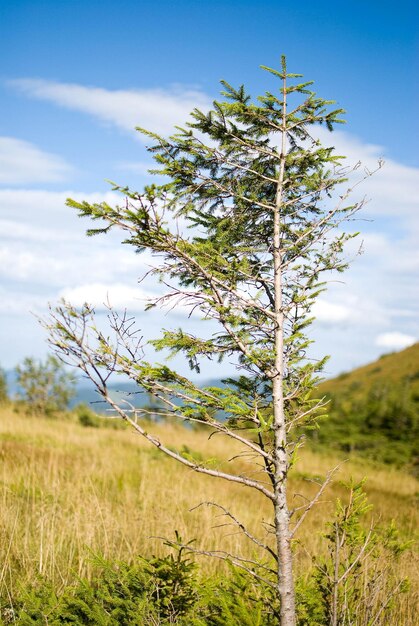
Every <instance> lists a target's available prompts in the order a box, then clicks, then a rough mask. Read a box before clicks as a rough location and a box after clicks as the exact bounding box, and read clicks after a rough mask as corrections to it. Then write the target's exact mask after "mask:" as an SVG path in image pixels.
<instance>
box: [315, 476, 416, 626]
mask: <svg viewBox="0 0 419 626" xmlns="http://www.w3.org/2000/svg"><path fill="white" fill-rule="evenodd" d="M347 491H348V499H347V501H346V502H343V501H341V500H340V499H339V500H338V501H337V503H336V511H335V516H334V519H333V520H332V521H331V522H329V523H328V529H327V532H326V533H325V535H324V538H325V540H326V542H327V551H328V554H327V556H326V557H324V558H318V557H317V558H315V559H314V561H315V566H316V571H315V572H314V574H312V576H311V578H310V580H309V586H311V598H312V599H313V598H315V599H316V600H317V612H318V615H319V616H320V615H322V612H323V616H324V618H326V621H323V622H320V623H323V624H330V625H331V626H339V625H340V624H375V625H377V626H379V625H381V624H386V623H387V616H386V611H388V610H389V609H390V608H391V605H392V603H393V602H394V600H395V598H396V597H397V595H398V594H400V593H403V592H405V591H407V589H408V581H407V580H400V579H397V577H396V576H395V574H394V562H395V560H396V559H397V558H398V557H399V556H400V555H401V554H402V553H403V552H404V551H405V550H407V549H408V548H409V547H410V542H402V541H401V540H400V539H399V536H398V532H397V529H396V527H395V525H394V524H391V525H390V526H389V527H388V528H384V529H380V528H379V527H378V526H375V525H374V524H373V523H371V524H370V526H369V528H368V527H365V525H364V524H363V523H362V520H363V518H364V517H365V515H366V514H367V512H368V511H369V510H370V508H371V507H370V505H369V504H368V502H367V498H366V495H365V492H364V490H363V482H361V483H353V482H351V483H350V484H348V485H347ZM307 595H308V597H310V594H306V597H307ZM379 596H380V597H381V598H382V597H385V598H386V600H385V602H384V603H383V601H382V600H381V602H377V598H378V597H379ZM319 600H321V601H320V602H319ZM324 618H323V619H324ZM303 623H304V622H303Z"/></svg>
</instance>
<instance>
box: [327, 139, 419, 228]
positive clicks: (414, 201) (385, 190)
mask: <svg viewBox="0 0 419 626" xmlns="http://www.w3.org/2000/svg"><path fill="white" fill-rule="evenodd" d="M316 132H317V134H318V136H319V138H320V140H321V141H322V143H323V144H324V145H326V146H334V147H335V149H336V152H337V153H338V154H342V155H345V156H346V161H345V164H347V165H348V166H350V167H352V166H354V165H355V164H357V163H359V162H360V163H361V167H360V168H359V169H358V170H356V172H355V173H354V175H353V176H351V182H353V181H355V180H359V179H360V178H361V177H362V175H363V171H364V168H367V169H368V170H369V171H371V172H373V171H375V170H376V169H377V166H378V161H379V160H380V159H383V160H384V164H383V166H382V168H381V169H380V170H379V171H377V172H376V173H375V174H374V175H373V176H371V177H369V178H367V179H366V180H365V181H364V182H363V183H362V185H361V186H360V187H359V188H358V189H357V190H356V192H355V196H358V197H364V196H366V198H367V200H369V202H368V204H367V205H366V207H365V208H364V211H363V212H364V214H369V215H370V216H373V217H378V216H388V217H393V218H397V219H400V218H410V219H414V220H415V221H417V219H418V215H419V212H418V209H419V201H418V198H419V168H415V167H409V166H407V165H403V164H402V163H397V162H396V161H394V160H393V159H390V158H387V157H386V154H385V149H384V148H383V147H382V146H378V145H374V144H368V143H365V142H363V141H361V140H360V139H358V138H357V137H354V136H353V135H351V134H350V133H347V132H345V131H340V130H337V131H334V132H333V133H330V132H328V131H326V130H325V129H324V128H321V127H320V128H319V129H317V131H316Z"/></svg>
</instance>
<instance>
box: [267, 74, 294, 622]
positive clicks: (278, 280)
mask: <svg viewBox="0 0 419 626" xmlns="http://www.w3.org/2000/svg"><path fill="white" fill-rule="evenodd" d="M285 130H286V78H285V77H284V81H283V113H282V141H281V155H280V170H279V176H278V183H277V193H276V202H275V213H274V242H273V243H274V246H273V248H274V249H273V256H274V281H275V366H274V376H273V381H272V383H273V384H272V395H273V411H274V439H275V452H274V456H275V480H274V490H275V494H274V495H275V499H274V509H275V534H276V543H277V551H278V593H279V597H280V603H281V607H280V623H281V626H295V623H296V616H295V592H294V579H293V571H292V552H291V538H290V529H289V511H288V504H287V490H286V486H287V474H288V458H287V449H286V443H287V432H286V423H285V410H284V391H283V379H284V312H283V300H282V252H281V205H282V199H283V183H284V172H285V156H286V132H285Z"/></svg>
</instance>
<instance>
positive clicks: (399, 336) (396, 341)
mask: <svg viewBox="0 0 419 626" xmlns="http://www.w3.org/2000/svg"><path fill="white" fill-rule="evenodd" d="M416 341H417V339H416V337H413V336H412V335H406V334H404V333H400V332H398V331H395V332H391V333H382V334H381V335H378V336H377V337H376V340H375V345H376V346H378V347H380V348H391V349H394V350H402V349H403V348H407V347H408V346H412V345H413V344H414V343H416Z"/></svg>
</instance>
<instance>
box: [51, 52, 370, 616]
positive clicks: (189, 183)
mask: <svg viewBox="0 0 419 626" xmlns="http://www.w3.org/2000/svg"><path fill="white" fill-rule="evenodd" d="M263 69H264V70H265V71H266V72H268V73H270V74H271V76H273V80H274V81H275V82H274V88H273V90H272V91H269V92H266V93H265V94H264V95H262V96H260V97H258V98H257V99H252V98H251V97H250V95H249V94H248V93H247V92H246V90H245V88H244V87H243V86H241V87H239V88H238V89H236V88H234V87H232V86H231V85H229V84H228V83H226V82H224V81H223V82H222V85H223V89H224V90H223V92H222V95H223V97H224V99H223V100H222V101H220V102H214V103H213V110H211V111H209V112H208V113H203V112H201V111H199V110H194V111H193V113H192V121H190V122H189V123H187V124H186V126H185V127H184V128H181V127H179V128H178V129H177V132H176V134H174V135H173V136H172V137H170V138H168V139H166V138H162V137H160V136H158V135H156V134H154V133H152V132H149V131H146V130H143V129H138V130H139V131H140V132H142V133H145V134H146V135H147V136H148V137H149V138H150V140H151V142H152V143H153V145H152V146H151V147H149V151H150V152H151V154H152V155H153V157H154V159H155V161H156V163H157V166H158V169H156V170H155V171H156V172H158V173H159V174H163V175H165V177H166V179H165V180H166V181H167V182H165V183H164V184H152V185H150V186H148V187H146V188H145V189H144V191H143V192H141V193H138V192H136V191H132V190H131V189H129V188H127V187H120V186H118V185H114V190H116V191H118V192H120V193H121V194H122V195H123V197H124V201H123V203H121V205H120V206H117V207H111V206H109V205H108V204H106V203H100V204H89V203H87V202H75V201H74V200H69V201H68V204H69V205H70V206H72V207H74V208H75V209H77V210H78V212H79V214H80V215H81V216H87V217H89V218H91V219H93V220H97V221H98V222H99V224H98V228H92V229H90V230H89V231H88V234H89V235H93V234H99V233H106V232H107V231H109V230H110V229H112V228H114V227H115V228H119V229H122V231H123V232H124V237H125V240H124V243H126V244H129V245H131V246H132V247H133V248H134V250H135V251H136V252H141V251H144V250H148V251H150V252H152V253H154V254H155V255H156V259H157V266H156V267H155V268H154V269H153V270H151V272H152V273H154V274H155V275H156V276H158V277H159V278H163V282H164V283H165V284H166V285H167V286H168V287H167V292H166V293H165V294H164V295H163V296H162V297H160V298H157V299H156V300H155V301H154V302H152V303H150V305H149V306H150V307H152V306H160V305H170V306H177V305H179V304H182V306H186V307H188V308H189V309H190V310H191V311H193V310H198V311H200V313H201V315H202V317H203V318H204V319H206V320H212V322H213V323H214V322H215V323H216V324H217V331H216V332H214V333H213V334H212V336H211V337H210V338H200V337H196V336H194V335H193V334H192V333H190V332H188V331H187V323H186V322H185V325H184V326H185V327H184V328H179V329H177V330H176V329H175V330H164V331H162V335H161V337H160V338H159V339H157V340H150V342H149V343H151V344H152V345H153V346H154V348H156V349H158V350H166V351H168V352H169V353H171V354H176V353H182V354H183V355H184V356H185V357H186V359H187V360H188V362H189V366H190V369H191V371H192V373H193V372H198V371H199V367H200V363H202V361H203V360H206V359H215V360H218V361H220V362H221V361H223V359H225V358H228V359H229V360H234V361H235V363H236V366H237V376H236V377H234V378H231V379H228V380H227V381H224V385H223V386H220V387H217V386H212V387H203V388H201V387H199V386H198V385H197V384H196V383H194V382H193V381H192V380H190V379H189V378H186V377H184V376H182V375H180V374H178V373H177V372H176V371H174V370H173V369H171V368H170V367H169V366H168V365H167V364H166V363H165V364H151V363H149V362H148V361H147V360H146V359H145V358H144V350H143V347H144V343H143V340H142V339H140V338H139V337H140V334H139V332H138V331H137V330H136V328H135V320H133V318H132V317H131V316H130V315H129V313H127V312H125V313H122V314H120V313H117V312H116V311H114V310H112V309H110V311H109V320H110V327H111V330H112V332H111V333H110V335H109V336H105V335H104V334H103V333H102V332H100V331H99V330H97V328H96V326H95V321H94V310H93V309H92V307H90V306H89V305H88V304H86V305H85V306H83V307H82V308H81V309H77V308H76V307H73V306H72V305H71V304H70V303H66V302H62V303H61V304H60V305H59V306H57V307H56V308H55V309H53V310H52V316H51V318H50V320H49V322H48V323H47V325H48V328H49V332H50V342H51V344H52V345H53V346H54V347H55V349H56V351H57V353H58V354H60V355H61V357H62V358H63V359H64V360H66V361H67V362H71V363H73V364H74V365H76V366H77V367H79V368H80V369H81V370H82V371H83V372H84V373H85V374H87V375H88V376H89V377H90V378H91V380H92V381H93V382H94V383H95V385H96V387H97V389H98V391H99V393H100V394H101V395H102V396H103V398H104V399H106V400H107V401H108V402H109V404H110V405H111V406H112V407H113V408H114V409H115V410H116V411H117V413H118V414H119V415H120V416H121V417H122V418H123V419H125V420H126V421H128V422H129V423H130V424H131V425H132V427H133V428H134V429H135V430H136V431H137V432H138V433H139V434H140V435H142V436H143V437H145V438H146V439H147V440H148V441H149V442H150V443H151V444H152V445H154V446H156V447H157V448H159V449H160V450H161V452H162V453H164V454H167V455H169V456H170V457H172V458H173V459H175V460H176V461H178V462H180V463H183V464H184V465H186V466H187V467H189V468H191V469H192V470H195V471H196V472H200V473H203V474H207V475H211V476H213V477H215V478H218V479H224V480H228V481H233V482H236V483H239V484H241V485H243V486H244V487H245V488H248V489H250V490H252V489H253V490H256V491H258V492H260V493H262V494H263V495H264V496H265V497H266V498H267V499H268V500H269V501H270V502H271V503H272V520H271V524H269V525H268V526H267V525H266V524H264V525H263V526H261V529H260V530H261V534H260V535H259V536H255V535H254V534H253V533H250V531H248V530H247V529H246V528H245V527H244V526H243V525H242V524H241V522H240V520H237V518H236V517H235V516H234V513H233V512H232V511H230V510H227V509H225V508H224V507H220V510H222V513H223V514H225V515H226V516H227V517H228V518H229V520H230V521H231V522H232V523H234V524H236V525H237V526H238V527H239V528H240V530H241V531H243V532H244V533H246V535H247V536H248V538H249V539H251V540H252V541H253V542H254V543H255V546H256V547H257V548H258V549H261V550H263V551H264V552H265V553H266V561H263V562H262V561H261V562H260V563H255V561H254V560H248V559H246V558H245V557H243V556H241V555H228V558H229V560H230V561H231V562H233V563H235V564H236V565H238V566H239V567H242V568H244V569H245V570H246V571H247V572H249V573H250V574H252V575H254V576H255V577H256V578H258V579H262V580H264V581H265V582H266V583H267V584H268V585H270V586H271V587H272V588H273V589H274V591H275V594H276V597H277V598H278V600H279V605H280V611H279V613H280V614H279V616H278V621H279V622H280V624H281V626H285V625H286V626H294V625H295V623H296V609H295V594H294V583H293V568H292V546H291V544H292V540H293V538H294V536H295V533H296V532H297V530H298V528H299V526H300V525H301V523H302V521H303V519H304V518H305V516H306V515H307V514H308V512H309V511H310V509H311V508H312V506H313V504H314V503H315V502H316V501H317V499H318V497H319V493H320V492H322V490H323V488H324V485H323V486H321V488H320V491H319V493H318V495H317V496H316V497H315V498H314V500H312V501H311V502H309V503H307V505H305V506H303V507H297V508H296V509H295V510H291V509H290V506H289V501H290V500H289V499H288V500H287V483H288V475H289V471H290V468H291V466H292V465H293V462H294V459H295V456H296V451H297V449H298V447H299V445H300V444H301V442H300V438H299V436H298V433H299V429H300V427H302V426H303V425H305V424H307V423H309V422H312V421H313V420H315V419H316V416H317V415H318V414H319V412H320V411H321V410H322V401H318V400H315V399H313V397H312V394H311V391H312V389H313V386H314V385H315V384H316V382H317V380H318V373H319V371H320V370H321V369H322V367H323V363H324V361H320V362H319V361H312V360H310V359H308V357H307V348H308V346H309V343H310V340H309V338H308V336H307V327H308V326H309V325H310V324H311V322H312V319H313V318H312V313H311V311H312V307H313V304H314V302H315V300H316V298H317V296H318V294H319V293H320V292H321V291H322V290H323V289H324V287H325V280H326V278H327V277H328V275H329V273H330V272H331V271H337V272H341V271H343V270H344V269H345V267H346V260H345V258H344V255H343V248H344V245H345V243H346V242H347V241H348V239H350V238H351V237H353V236H354V235H353V234H345V233H344V232H343V231H342V228H341V224H342V222H344V221H345V220H348V219H349V218H351V217H352V216H353V215H354V213H355V212H356V211H358V209H359V208H360V204H350V203H349V202H348V201H347V199H348V195H349V192H350V189H347V188H346V187H347V186H346V185H345V186H344V187H343V188H342V184H343V183H345V181H346V180H347V177H348V170H347V169H346V168H345V167H344V166H343V165H342V163H343V157H340V156H339V155H337V154H335V151H334V149H333V148H332V147H325V146H323V145H321V143H320V141H319V140H318V139H317V136H316V126H318V125H324V126H326V127H327V128H328V129H329V130H332V129H333V127H334V126H335V124H338V123H341V122H342V119H341V117H342V114H343V113H344V111H343V110H342V109H336V108H333V104H334V103H333V101H327V100H323V99H321V98H319V97H317V96H316V94H315V93H314V92H313V91H312V90H311V84H312V83H310V82H301V81H300V78H301V75H299V74H290V73H288V71H287V68H286V62H285V58H284V57H283V58H282V64H281V68H280V69H279V70H276V69H271V68H268V67H263ZM366 175H369V173H368V172H367V173H366ZM337 188H339V191H338V190H337ZM335 191H336V192H337V191H338V194H339V195H338V196H337V198H336V194H334V192H335ZM169 217H170V220H169V219H168V218H169ZM179 221H180V222H181V226H180V227H177V222H179ZM185 224H186V225H187V226H189V227H190V229H189V230H187V229H185V227H184V225H185ZM169 285H170V286H169ZM203 324H204V322H203ZM114 373H117V374H122V375H125V376H128V377H129V378H130V379H131V380H132V381H134V382H135V383H137V384H138V385H139V386H140V387H141V388H142V389H143V390H145V391H146V392H147V393H149V394H151V395H152V396H153V397H154V398H155V399H156V400H157V401H158V402H159V403H160V406H164V407H165V409H164V411H163V410H161V415H163V413H164V415H165V416H166V418H167V419H170V417H176V418H181V419H182V420H184V421H186V422H189V423H193V424H195V423H199V424H205V425H206V426H207V427H208V428H210V429H211V430H212V431H215V432H217V433H220V434H222V435H223V436H225V437H229V438H231V439H233V440H235V441H236V442H239V443H240V445H241V446H242V447H243V449H246V450H247V451H248V452H249V453H250V454H251V455H253V456H254V457H255V459H257V460H258V461H259V463H260V468H259V469H260V471H259V472H258V473H256V474H255V473H254V472H250V471H249V474H248V475H246V474H244V473H238V472H237V471H234V462H233V463H232V468H231V471H224V470H221V469H217V468H216V467H214V466H213V464H211V463H205V462H197V461H195V460H194V459H192V458H191V457H190V456H188V455H187V454H184V453H182V452H181V451H175V450H173V449H172V448H171V447H170V446H169V445H167V444H165V443H164V442H162V441H161V440H160V439H157V438H156V437H155V436H154V435H153V434H152V433H150V432H149V431H148V427H147V428H146V427H145V426H144V425H143V424H142V423H141V421H138V420H137V419H136V417H137V416H138V414H141V410H138V411H135V412H134V413H132V412H130V411H129V410H126V409H125V408H124V406H123V405H120V404H118V403H117V402H115V401H114V400H113V399H112V398H111V396H110V395H109V393H108V387H107V382H108V379H109V376H110V375H111V374H114ZM192 378H193V375H192ZM253 469H254V468H253ZM214 506H217V505H216V504H215V503H214ZM266 535H268V536H267V537H266Z"/></svg>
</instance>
